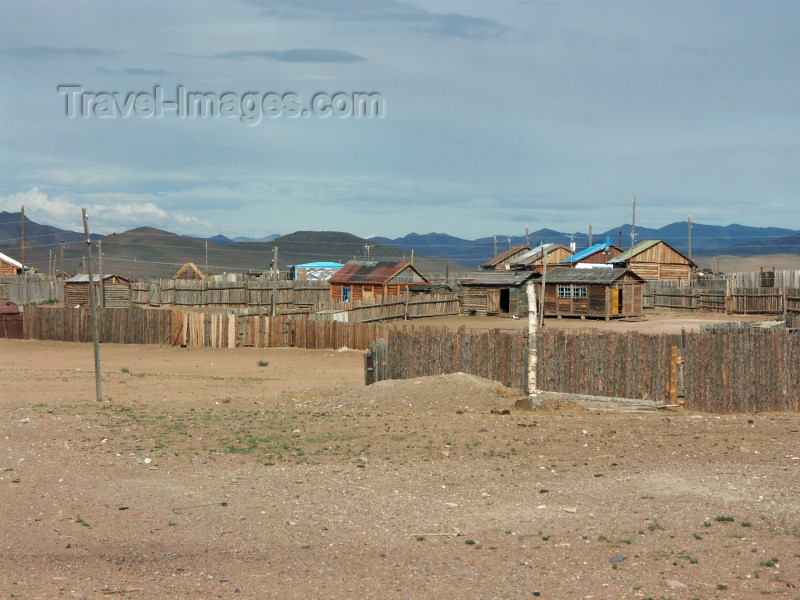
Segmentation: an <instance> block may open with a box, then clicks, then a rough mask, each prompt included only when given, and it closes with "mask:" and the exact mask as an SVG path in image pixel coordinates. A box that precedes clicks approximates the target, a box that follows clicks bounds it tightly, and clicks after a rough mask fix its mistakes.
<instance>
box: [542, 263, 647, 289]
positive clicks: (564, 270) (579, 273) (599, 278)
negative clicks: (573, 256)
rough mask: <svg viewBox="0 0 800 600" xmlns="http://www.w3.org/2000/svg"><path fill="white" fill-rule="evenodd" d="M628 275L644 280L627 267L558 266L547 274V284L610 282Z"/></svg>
mask: <svg viewBox="0 0 800 600" xmlns="http://www.w3.org/2000/svg"><path fill="white" fill-rule="evenodd" d="M625 275H628V276H630V277H633V278H634V279H638V280H639V281H644V280H643V279H642V278H641V277H639V276H638V275H637V274H636V273H634V272H632V271H628V270H627V269H570V268H569V267H558V268H557V269H553V270H552V271H550V272H549V273H548V274H547V278H546V281H545V285H549V284H551V283H586V284H588V283H601V284H609V283H614V282H615V281H617V280H619V279H621V278H623V277H625Z"/></svg>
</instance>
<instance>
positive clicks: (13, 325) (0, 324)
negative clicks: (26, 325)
mask: <svg viewBox="0 0 800 600" xmlns="http://www.w3.org/2000/svg"><path fill="white" fill-rule="evenodd" d="M22 329H23V327H22V313H21V311H20V309H19V305H17V304H14V303H13V302H11V301H10V300H7V301H5V302H2V303H0V338H8V339H11V340H21V339H22Z"/></svg>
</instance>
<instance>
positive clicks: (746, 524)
mask: <svg viewBox="0 0 800 600" xmlns="http://www.w3.org/2000/svg"><path fill="white" fill-rule="evenodd" d="M742 527H750V521H742Z"/></svg>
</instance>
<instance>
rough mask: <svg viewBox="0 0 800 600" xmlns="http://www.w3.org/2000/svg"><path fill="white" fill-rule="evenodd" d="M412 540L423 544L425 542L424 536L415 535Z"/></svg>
mask: <svg viewBox="0 0 800 600" xmlns="http://www.w3.org/2000/svg"><path fill="white" fill-rule="evenodd" d="M414 539H415V540H417V541H418V542H424V541H425V536H424V535H415V536H414Z"/></svg>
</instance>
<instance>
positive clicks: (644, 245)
mask: <svg viewBox="0 0 800 600" xmlns="http://www.w3.org/2000/svg"><path fill="white" fill-rule="evenodd" d="M659 244H664V245H665V246H666V247H667V248H669V249H670V250H672V251H673V252H674V253H675V254H678V255H679V256H682V257H683V258H686V257H685V256H683V254H681V253H680V252H678V251H677V250H675V248H673V247H672V246H670V245H669V244H668V243H667V242H665V241H663V240H645V241H643V242H639V243H638V244H636V245H635V246H634V247H633V248H631V249H630V250H628V251H627V252H623V253H622V254H620V255H619V256H616V257H614V258H612V259H611V260H610V261H608V262H609V263H610V264H617V263H623V262H627V261H629V260H630V259H632V258H633V257H634V256H637V255H639V254H641V253H642V252H645V251H647V250H649V249H650V248H652V247H653V246H658V245H659ZM686 260H687V261H689V259H688V258H686ZM689 262H690V263H691V264H694V263H693V262H691V261H689Z"/></svg>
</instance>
